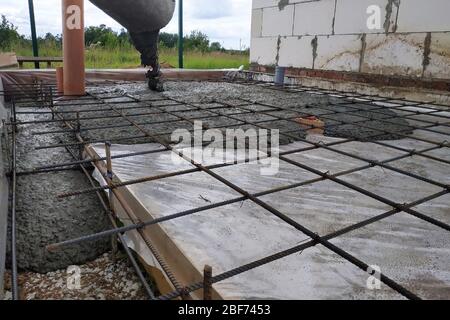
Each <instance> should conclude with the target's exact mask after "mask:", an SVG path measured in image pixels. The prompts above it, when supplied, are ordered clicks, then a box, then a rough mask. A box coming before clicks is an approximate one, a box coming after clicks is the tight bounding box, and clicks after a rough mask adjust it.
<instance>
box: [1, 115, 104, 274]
mask: <svg viewBox="0 0 450 320" xmlns="http://www.w3.org/2000/svg"><path fill="white" fill-rule="evenodd" d="M23 110H24V109H20V111H23ZM34 110H36V109H34ZM49 118H50V116H44V115H31V116H28V115H27V116H25V115H19V117H18V119H19V120H22V121H32V120H45V119H49ZM62 128H63V127H62V126H60V125H57V124H54V123H50V124H32V125H23V126H19V131H18V135H17V170H18V171H19V172H20V171H23V170H30V169H33V168H35V167H38V166H45V165H48V164H54V163H62V162H68V161H73V158H72V157H71V155H70V154H69V153H68V152H67V151H66V150H65V149H63V148H58V149H48V150H35V149H34V148H35V147H36V146H39V145H47V144H55V143H60V142H61V141H60V140H59V139H58V137H62V136H64V137H65V138H64V139H65V140H66V141H68V142H73V139H71V138H70V137H72V136H73V135H72V134H71V133H69V134H66V135H61V134H58V135H55V134H53V135H33V134H32V133H33V132H36V131H43V130H60V129H62ZM89 186H90V184H89V181H88V180H87V179H86V177H85V176H84V174H83V173H82V172H81V171H65V172H57V173H46V174H38V175H32V176H20V177H19V178H18V181H17V226H18V227H17V254H18V257H17V258H18V266H19V268H20V269H21V270H31V271H35V272H48V271H52V270H56V269H61V268H66V267H67V266H69V265H72V264H78V263H83V262H85V261H89V260H92V259H95V258H96V257H98V256H99V255H100V254H102V253H103V252H105V251H106V250H108V249H109V240H108V239H103V240H100V241H97V242H94V243H84V244H81V245H77V246H74V247H70V248H67V249H65V250H61V251H58V252H56V253H50V252H48V251H47V250H46V249H45V246H46V245H48V244H51V243H54V242H58V241H62V240H67V239H70V238H74V237H79V236H82V235H87V234H91V233H94V232H99V231H102V230H104V229H106V228H109V227H110V224H109V221H108V219H107V217H106V216H105V214H104V213H103V210H102V209H103V208H102V207H101V206H100V204H99V202H98V199H97V198H96V196H95V194H91V195H83V196H80V197H76V198H67V199H57V198H56V195H57V194H58V193H61V192H68V191H72V190H75V189H84V188H87V187H89ZM8 251H10V248H9V250H8Z"/></svg>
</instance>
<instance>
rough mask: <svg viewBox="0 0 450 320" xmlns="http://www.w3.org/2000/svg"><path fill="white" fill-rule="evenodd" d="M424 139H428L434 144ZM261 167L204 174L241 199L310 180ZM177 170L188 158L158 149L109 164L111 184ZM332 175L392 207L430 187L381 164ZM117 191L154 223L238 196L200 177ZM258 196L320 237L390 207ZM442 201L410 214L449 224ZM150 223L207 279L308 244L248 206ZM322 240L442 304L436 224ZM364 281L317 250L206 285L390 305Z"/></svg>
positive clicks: (348, 194)
mask: <svg viewBox="0 0 450 320" xmlns="http://www.w3.org/2000/svg"><path fill="white" fill-rule="evenodd" d="M414 135H417V136H420V135H428V136H429V135H430V133H429V132H426V131H421V130H419V131H416V133H415V134H414ZM433 135H434V136H433V139H434V140H436V141H439V139H441V138H442V139H441V140H443V139H444V137H445V136H443V135H442V137H439V135H436V134H433ZM309 138H310V139H314V140H321V141H324V142H328V141H334V140H336V139H334V138H326V137H320V136H310V137H309ZM387 143H389V144H392V145H397V146H401V147H404V148H409V149H417V150H422V149H424V148H426V147H429V146H430V145H429V144H427V143H421V142H417V141H415V140H412V139H404V140H398V141H389V142H387ZM305 146H308V145H307V144H305V143H302V142H296V143H293V144H290V145H287V146H282V147H281V150H294V149H297V148H302V147H305ZM160 147H161V146H159V145H157V144H144V145H134V146H125V145H113V146H112V154H113V155H117V154H121V153H130V152H138V151H144V150H152V149H156V148H160ZM334 148H336V149H339V150H343V151H346V152H349V153H352V154H356V155H360V156H362V157H366V158H371V159H376V160H386V159H389V158H393V157H396V156H398V155H401V154H402V151H398V150H395V149H391V148H386V147H382V146H379V145H376V144H373V143H362V142H351V143H345V144H341V145H336V146H335V147H334ZM94 149H95V150H96V152H97V153H98V154H99V155H100V156H104V149H103V146H102V145H95V146H94ZM440 152H441V154H439V156H441V157H446V156H447V157H448V156H449V154H448V149H446V148H444V149H442V150H441V151H440ZM442 153H445V154H442ZM288 158H290V159H292V160H295V161H298V162H301V163H303V164H306V165H309V166H311V167H314V168H316V169H319V170H321V171H329V172H330V173H337V172H340V171H344V170H348V169H351V168H356V167H359V166H363V165H365V164H366V163H365V162H362V161H359V160H356V159H354V158H351V157H346V156H342V155H338V154H337V153H334V152H330V151H327V150H324V149H316V150H311V151H307V152H301V153H295V154H290V155H289V156H288ZM221 162H222V159H221V158H220V159H215V158H214V157H212V158H209V159H205V161H204V164H211V163H221ZM391 165H392V166H394V167H397V168H401V169H404V170H407V171H410V172H414V173H416V174H418V175H421V176H424V177H428V178H431V179H436V180H437V181H440V182H442V183H446V184H448V183H450V175H449V167H448V165H446V164H444V163H440V162H437V161H433V160H430V159H426V158H424V157H420V156H413V157H409V158H406V159H404V160H401V161H396V162H393V163H391ZM260 166H261V165H260V164H258V163H256V162H252V163H247V164H238V165H233V166H228V167H222V168H219V169H215V170H214V172H216V173H218V174H220V175H221V176H223V177H224V178H226V179H228V180H229V181H231V182H232V183H234V184H236V185H238V186H239V187H241V188H243V189H245V190H247V191H249V192H251V193H255V192H260V191H264V190H268V189H271V188H276V187H281V186H286V185H289V184H293V183H298V182H301V181H306V180H309V179H314V178H316V177H317V176H316V175H314V174H312V173H310V172H307V171H305V170H302V169H300V168H298V167H295V166H293V165H291V164H288V163H286V162H283V161H281V162H280V169H279V173H278V174H276V175H275V176H262V175H260V169H261V168H260ZM188 168H194V167H193V166H192V165H191V164H190V163H188V162H182V163H174V162H173V161H172V157H171V154H170V152H168V151H164V152H160V153H155V154H148V155H143V156H134V157H127V158H123V159H114V160H113V171H114V173H115V175H116V176H117V177H118V179H119V180H121V181H127V180H130V179H136V178H142V177H147V176H155V175H159V174H164V173H168V172H173V171H179V170H184V169H188ZM342 179H343V180H345V181H348V182H351V183H353V184H355V185H357V186H360V187H362V188H364V189H367V190H369V191H371V192H374V193H376V194H379V195H381V196H383V197H386V198H388V199H390V200H392V201H395V202H398V203H405V202H411V201H415V200H417V199H421V198H423V197H426V196H428V195H431V194H434V193H437V192H439V191H440V190H441V188H439V187H436V186H434V185H431V184H428V183H425V182H422V181H419V180H416V179H413V178H410V177H407V176H405V175H401V174H398V173H396V172H394V171H390V170H387V169H383V168H380V167H375V168H371V169H366V170H363V171H358V172H356V173H353V174H350V175H345V176H343V177H342ZM127 188H128V189H129V190H130V192H131V193H132V195H133V196H134V197H135V198H136V199H138V201H140V202H141V203H142V204H143V205H144V206H145V207H146V209H147V210H148V212H149V218H150V214H151V216H152V217H153V218H158V217H162V216H167V215H170V214H174V213H177V212H180V211H184V210H188V209H193V208H197V207H201V206H205V205H208V204H211V203H216V202H221V201H224V200H227V199H232V198H237V197H239V196H240V194H238V193H237V192H235V191H234V190H232V189H230V188H229V187H227V186H226V185H224V184H222V183H221V182H219V181H217V180H215V179H214V178H213V177H211V176H209V175H208V174H206V173H204V172H196V173H191V174H185V175H181V176H176V177H171V178H166V179H162V180H157V181H152V182H148V183H141V184H136V185H131V186H128V187H127ZM260 199H261V200H263V201H264V202H266V203H268V204H269V205H271V206H273V207H274V208H276V209H278V210H280V211H281V212H283V213H285V214H287V215H288V216H289V217H291V218H292V219H294V220H296V221H298V222H299V223H301V224H302V225H304V226H306V227H307V228H309V229H311V230H313V231H314V232H316V233H318V234H320V235H326V234H329V233H331V232H334V231H337V230H340V229H342V228H344V227H347V226H349V225H352V224H354V223H357V222H360V221H362V220H365V219H368V218H370V217H373V216H376V215H379V214H382V213H384V212H386V211H389V210H391V209H392V208H391V207H389V206H388V205H386V204H383V203H381V202H378V201H376V200H374V199H372V198H370V197H367V196H364V195H362V194H360V193H358V192H356V191H353V190H351V189H348V188H345V187H343V186H341V185H339V184H337V183H334V182H331V181H322V182H317V183H314V184H310V185H306V186H302V187H299V188H295V189H289V190H285V191H282V192H277V193H273V194H270V195H266V196H263V197H261V198H260ZM449 200H450V196H445V197H441V198H437V199H435V200H433V201H431V202H428V203H425V204H422V205H420V206H419V207H417V208H416V209H417V210H419V211H420V212H421V213H424V214H428V215H430V216H432V217H433V218H436V219H440V220H441V221H443V222H446V223H450V209H449V203H450V202H449ZM125 223H126V222H125ZM161 227H162V228H163V230H164V231H165V232H166V233H167V235H168V236H169V237H170V238H171V239H172V240H173V241H174V242H175V244H176V245H177V246H178V248H179V249H180V250H181V251H182V252H183V253H184V254H185V255H186V257H188V258H189V260H190V262H191V263H192V264H193V265H194V266H195V268H196V269H198V270H199V272H202V270H203V267H204V265H205V264H208V265H211V266H212V267H213V270H214V274H219V273H222V272H224V271H228V270H230V269H232V268H236V267H238V266H240V265H244V264H247V263H249V262H251V261H254V260H258V259H260V258H263V257H265V256H268V255H271V254H273V253H276V252H279V251H281V250H284V249H288V248H290V247H293V246H296V245H298V244H300V243H302V242H303V241H308V240H309V238H308V237H307V236H305V235H304V234H302V233H301V232H299V231H298V230H296V229H294V228H293V227H291V226H289V225H288V224H286V223H285V222H283V221H282V220H280V219H279V218H277V217H275V216H274V215H272V214H271V213H270V212H268V211H266V210H264V209H263V208H261V207H259V206H257V205H255V204H254V203H252V202H251V201H244V202H240V203H235V204H232V205H228V206H224V207H220V208H216V209H212V210H209V211H205V212H201V213H197V214H193V215H190V216H187V217H184V218H180V219H176V220H171V221H168V222H165V223H162V224H161ZM132 238H133V239H136V238H135V237H132ZM332 242H333V243H335V244H336V245H338V246H340V247H341V248H343V249H345V250H348V251H349V252H350V253H352V254H353V255H355V256H356V257H357V258H359V259H361V260H363V261H364V262H366V263H367V264H369V265H376V266H379V267H380V268H381V271H382V272H383V273H385V274H386V275H387V276H389V277H391V278H392V279H394V280H395V281H398V282H399V283H400V284H402V285H404V286H405V287H406V288H408V289H410V290H411V291H413V292H415V293H417V294H419V296H421V297H423V298H449V297H450V235H449V233H448V232H446V231H444V230H442V229H440V228H439V227H436V226H434V225H432V224H430V223H427V222H424V221H421V220H419V219H417V218H415V217H413V216H410V215H408V214H407V213H404V212H402V213H399V214H396V215H395V216H393V217H390V218H388V219H385V220H383V221H380V222H377V223H375V224H373V225H370V226H368V227H365V228H362V229H360V230H357V231H354V232H351V233H349V234H346V235H344V236H341V237H339V238H337V239H334V240H332ZM133 247H139V248H141V249H142V250H138V252H140V253H141V255H143V256H144V258H146V260H147V262H148V263H150V264H152V258H151V255H149V254H148V252H147V253H146V252H145V250H144V249H143V248H144V247H145V246H143V245H140V244H136V243H135V244H134V246H133ZM153 265H155V262H154V261H153ZM367 279H368V274H367V273H365V272H363V271H362V270H360V269H358V268H357V267H355V266H354V265H352V264H351V263H349V262H347V261H346V260H344V259H342V258H341V257H339V256H337V255H336V254H334V253H333V252H331V251H329V250H328V249H326V248H324V247H322V246H320V245H318V246H316V247H313V248H310V249H307V250H305V251H304V252H302V253H298V254H294V255H291V256H289V257H286V258H283V259H281V260H278V261H276V262H273V263H270V264H267V265H264V266H262V267H259V268H257V269H254V270H251V271H249V272H246V273H244V274H241V275H239V276H236V277H233V278H230V279H228V280H225V281H223V282H220V283H217V284H215V285H214V288H215V289H216V290H217V291H218V292H219V293H220V295H221V296H222V297H224V298H225V299H255V298H258V299H353V298H355V299H356V298H357V299H372V298H381V299H391V298H401V296H400V295H398V294H397V293H396V292H394V291H393V290H391V289H390V288H388V287H386V286H385V285H382V286H381V289H380V290H369V289H367V285H366V283H367Z"/></svg>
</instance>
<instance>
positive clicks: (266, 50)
mask: <svg viewBox="0 0 450 320" xmlns="http://www.w3.org/2000/svg"><path fill="white" fill-rule="evenodd" d="M277 52H278V37H270V38H252V40H251V49H250V63H257V64H260V65H266V66H270V65H276V63H277Z"/></svg>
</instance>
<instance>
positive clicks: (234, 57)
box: [13, 46, 249, 69]
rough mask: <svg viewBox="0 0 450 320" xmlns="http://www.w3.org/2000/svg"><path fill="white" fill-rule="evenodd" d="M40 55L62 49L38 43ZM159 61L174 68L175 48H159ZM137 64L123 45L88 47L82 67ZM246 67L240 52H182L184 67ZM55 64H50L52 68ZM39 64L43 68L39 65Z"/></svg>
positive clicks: (24, 50) (20, 51)
mask: <svg viewBox="0 0 450 320" xmlns="http://www.w3.org/2000/svg"><path fill="white" fill-rule="evenodd" d="M13 51H14V52H15V53H16V54H17V55H18V56H32V55H33V54H32V50H31V48H28V47H20V46H19V47H15V48H13ZM39 55H40V56H41V57H60V56H62V52H61V50H60V49H59V48H56V47H53V46H41V47H40V48H39ZM160 63H161V64H162V65H163V66H165V67H168V66H171V67H174V68H176V67H178V51H177V49H166V48H163V49H161V50H160ZM139 65H140V58H139V52H137V51H136V50H135V49H134V48H132V47H123V48H114V49H107V48H100V47H98V48H88V49H86V68H88V69H119V68H124V69H127V68H137V67H139ZM242 65H243V66H244V67H245V68H248V65H249V56H248V54H243V53H230V52H206V53H202V52H197V51H187V52H185V54H184V67H185V68H187V69H224V68H239V67H240V66H242ZM55 66H58V64H54V66H53V67H55ZM42 67H45V65H43V66H42ZM24 68H34V64H32V63H25V64H24Z"/></svg>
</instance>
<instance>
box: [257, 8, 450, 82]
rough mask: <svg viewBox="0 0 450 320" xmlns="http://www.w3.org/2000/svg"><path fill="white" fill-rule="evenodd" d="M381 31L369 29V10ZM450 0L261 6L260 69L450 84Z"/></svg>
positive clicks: (258, 11)
mask: <svg viewBox="0 0 450 320" xmlns="http://www.w3.org/2000/svg"><path fill="white" fill-rule="evenodd" d="M372 5H376V6H377V7H378V8H379V9H380V25H379V28H377V29H369V28H368V25H367V20H368V18H369V16H370V14H369V13H368V12H367V9H368V7H369V6H372ZM448 14H450V0H426V1H425V0H401V1H400V0H253V10H252V42H251V53H250V60H251V63H253V64H259V65H265V66H274V65H282V66H287V67H295V68H308V69H312V68H314V69H323V70H336V71H351V72H364V73H374V74H384V75H400V76H409V77H424V78H442V79H450V72H449V71H450V19H449V18H448Z"/></svg>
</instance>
